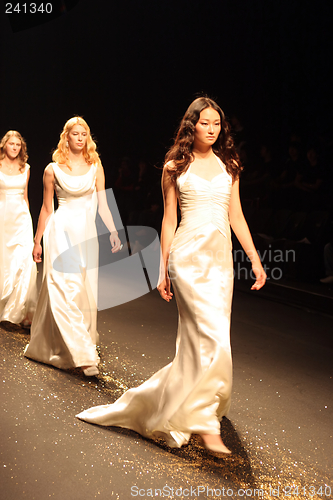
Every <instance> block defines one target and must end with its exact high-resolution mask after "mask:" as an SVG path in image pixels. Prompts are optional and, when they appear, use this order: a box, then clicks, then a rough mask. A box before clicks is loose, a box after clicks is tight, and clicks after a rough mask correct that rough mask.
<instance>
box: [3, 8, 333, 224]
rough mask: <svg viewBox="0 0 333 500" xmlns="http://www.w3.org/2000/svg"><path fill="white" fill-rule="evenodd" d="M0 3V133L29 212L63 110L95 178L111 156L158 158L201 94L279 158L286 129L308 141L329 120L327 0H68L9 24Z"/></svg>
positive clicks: (112, 163) (37, 198)
mask: <svg viewBox="0 0 333 500" xmlns="http://www.w3.org/2000/svg"><path fill="white" fill-rule="evenodd" d="M5 3H6V2H2V1H0V7H1V13H0V23H1V24H0V27H1V83H0V95H1V118H0V134H1V135H3V134H4V133H5V132H6V131H7V130H8V129H16V130H18V131H20V133H22V135H23V136H24V137H25V139H26V140H27V143H28V151H29V157H30V158H29V163H30V165H31V168H32V171H31V173H32V175H31V183H30V202H31V208H32V214H33V217H34V219H36V217H37V214H38V210H39V207H40V203H41V200H42V172H43V169H44V167H45V166H46V165H47V164H48V163H49V161H50V159H51V152H52V150H53V149H54V148H55V147H56V145H57V142H58V138H59V134H60V132H61V130H62V127H63V125H64V123H65V121H66V120H67V119H68V118H70V117H71V116H73V115H75V114H79V115H82V116H83V117H84V118H85V119H86V120H87V122H88V124H89V125H90V127H91V130H92V133H93V135H94V136H95V138H96V139H97V142H98V148H99V152H100V154H101V158H102V162H103V165H104V168H105V171H106V179H107V187H112V180H113V178H114V176H115V174H116V171H117V166H118V164H119V160H120V158H121V157H122V156H130V157H131V158H132V159H133V160H134V161H135V162H136V161H137V160H138V159H139V158H140V157H145V158H147V159H148V160H149V161H150V162H152V163H154V164H156V165H159V166H161V165H162V163H163V157H164V154H165V152H166V150H167V148H168V146H169V145H170V142H171V138H172V136H173V134H174V132H175V129H176V127H177V125H178V123H179V119H180V118H181V117H182V115H183V113H184V111H185V110H186V108H187V106H188V105H189V103H190V102H191V101H192V100H193V98H195V97H196V96H197V95H198V94H201V93H207V94H208V95H209V96H211V97H213V98H215V99H216V100H217V101H218V103H219V104H220V106H221V107H222V109H224V110H225V112H226V114H227V116H230V115H231V114H232V113H237V114H239V115H240V116H241V118H242V120H243V121H244V123H245V126H246V128H247V130H248V131H249V132H250V134H251V137H252V138H253V140H254V141H256V140H257V141H260V139H261V138H262V137H264V136H265V137H269V138H270V140H272V141H274V142H275V143H276V145H277V147H278V150H279V151H280V154H281V156H283V154H285V155H286V153H287V144H288V140H289V137H290V134H291V133H292V132H297V133H300V134H301V135H302V137H303V138H305V140H310V139H313V138H316V137H318V136H320V135H321V134H326V133H327V132H328V131H329V130H330V128H331V110H332V83H333V82H332V75H331V72H330V63H331V54H332V49H333V43H332V30H331V17H330V9H329V7H330V2H329V1H324V0H319V1H318V0H317V1H316V2H314V1H313V2H309V1H306V0H305V1H304V0H303V1H297V0H291V1H288V2H287V1H284V0H279V1H276V0H210V1H208V2H203V1H197V0H177V1H175V0H153V1H152V0H122V1H121V2H116V1H113V0H110V1H108V0H94V1H92V0H80V1H79V2H78V3H77V5H75V6H74V4H75V2H72V5H69V3H68V2H67V7H68V8H67V11H66V9H63V10H64V13H63V14H62V15H60V16H59V17H58V18H56V19H53V20H50V21H47V20H48V17H47V14H44V19H45V22H43V23H42V24H40V25H38V26H34V27H31V28H27V29H20V30H18V31H15V22H13V18H10V16H13V15H14V14H11V15H6V13H5ZM21 3H22V2H21ZM27 3H29V2H27ZM39 3H40V2H39ZM63 3H64V2H63ZM14 4H17V2H13V5H14ZM37 4H38V2H37ZM27 19H28V17H27ZM26 24H27V25H28V24H29V21H27V22H26ZM16 29H17V27H16Z"/></svg>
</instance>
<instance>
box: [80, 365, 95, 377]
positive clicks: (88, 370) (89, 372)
mask: <svg viewBox="0 0 333 500" xmlns="http://www.w3.org/2000/svg"><path fill="white" fill-rule="evenodd" d="M82 370H83V373H84V374H85V376H86V377H94V376H95V375H99V369H98V367H97V366H88V367H87V368H82Z"/></svg>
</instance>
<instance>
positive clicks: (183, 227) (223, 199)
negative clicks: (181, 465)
mask: <svg viewBox="0 0 333 500" xmlns="http://www.w3.org/2000/svg"><path fill="white" fill-rule="evenodd" d="M240 171H241V165H240V162H239V158H238V155H237V153H236V151H235V148H234V144H233V140H232V138H231V135H230V128H229V124H228V123H227V122H226V120H225V117H224V114H223V112H222V110H221V109H220V108H219V106H218V105H217V104H216V103H215V102H214V101H212V100H211V99H208V98H205V97H201V98H198V99H196V100H195V101H194V102H192V104H191V105H190V107H189V108H188V110H187V111H186V113H185V115H184V118H183V119H182V121H181V124H180V127H179V130H178V133H177V136H176V139H175V142H174V145H173V146H172V148H171V149H170V150H169V152H168V154H167V155H166V163H165V166H164V171H163V176H162V190H163V194H164V218H163V223H162V234H161V245H162V255H163V264H164V271H163V274H162V277H161V281H160V284H159V286H158V290H159V292H160V294H161V296H162V298H163V299H164V300H166V301H167V302H169V301H170V300H171V298H172V293H171V291H170V278H171V280H172V284H173V288H174V291H175V296H176V300H177V305H178V310H179V326H178V335H177V352H176V356H175V358H174V360H173V362H172V363H170V364H169V365H167V366H166V367H164V368H162V369H161V370H159V371H158V372H157V373H155V375H153V376H152V377H151V378H150V379H149V380H147V381H146V382H145V383H144V384H142V385H141V386H140V387H137V388H136V389H130V390H129V391H127V392H126V393H125V394H124V395H123V396H122V397H121V398H120V399H118V401H116V402H115V403H114V404H110V405H104V406H97V407H94V408H90V409H88V410H86V411H84V412H82V413H80V414H79V415H78V417H79V418H80V419H82V420H86V421H87V422H92V423H95V424H100V425H113V426H120V427H126V428H129V429H133V430H134V431H136V432H139V433H140V434H142V435H143V436H146V437H148V438H154V437H157V438H161V437H162V438H164V439H165V440H166V442H167V444H168V445H169V446H172V447H180V446H182V445H183V444H185V443H187V442H188V440H189V438H190V436H191V434H192V433H195V434H199V435H200V436H201V438H202V441H203V443H204V445H205V446H206V448H207V449H208V450H211V451H212V452H214V453H217V454H227V453H230V451H229V450H228V448H227V447H226V446H225V445H224V443H223V442H222V439H221V436H220V420H221V419H222V417H223V416H224V415H226V414H227V412H228V410H229V407H230V394H231V385H232V361H231V350H230V333H229V331H230V311H231V300H232V290H233V262H232V247H231V234H230V225H231V227H232V229H233V230H234V232H235V234H236V236H237V238H238V239H239V241H240V243H241V245H242V247H243V248H244V250H245V252H246V253H247V255H248V256H249V258H250V259H251V262H252V267H253V271H254V273H255V276H256V282H255V283H254V285H253V286H252V289H253V290H258V289H259V288H261V287H262V286H263V285H264V283H265V280H266V275H265V272H264V270H263V268H262V266H261V263H260V259H259V256H258V254H257V252H256V250H255V247H254V245H253V241H252V238H251V235H250V232H249V229H248V226H247V224H246V221H245V219H244V216H243V212H242V209H241V204H240V200H239V186H238V184H239V181H238V178H239V173H240ZM178 202H179V204H180V208H181V214H182V218H181V222H180V225H179V227H178V230H177V231H176V227H177V203H178ZM175 231H176V234H175ZM167 270H169V274H168V271H167ZM169 276H170V278H169Z"/></svg>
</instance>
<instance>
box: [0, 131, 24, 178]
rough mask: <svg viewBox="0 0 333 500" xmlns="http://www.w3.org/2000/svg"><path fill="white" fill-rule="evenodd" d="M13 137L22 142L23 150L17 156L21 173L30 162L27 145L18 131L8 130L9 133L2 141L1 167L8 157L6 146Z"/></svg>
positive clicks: (0, 149)
mask: <svg viewBox="0 0 333 500" xmlns="http://www.w3.org/2000/svg"><path fill="white" fill-rule="evenodd" d="M12 136H14V137H17V139H19V140H20V141H21V149H20V152H19V154H18V155H17V161H18V163H19V165H20V166H19V170H20V172H23V171H24V169H25V165H26V163H27V160H28V153H27V143H26V142H25V140H24V139H23V137H22V136H21V134H20V132H17V130H8V132H7V133H6V134H5V135H4V136H3V138H2V139H1V141H0V167H1V166H2V165H1V162H2V160H3V159H4V157H5V156H6V153H5V146H6V144H7V142H8V141H9V139H10V138H11V137H12Z"/></svg>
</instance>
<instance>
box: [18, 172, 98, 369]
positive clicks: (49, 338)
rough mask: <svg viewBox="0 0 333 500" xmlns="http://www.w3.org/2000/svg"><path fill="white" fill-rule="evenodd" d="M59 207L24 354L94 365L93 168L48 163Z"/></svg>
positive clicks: (60, 363)
mask: <svg viewBox="0 0 333 500" xmlns="http://www.w3.org/2000/svg"><path fill="white" fill-rule="evenodd" d="M52 167H53V171H54V178H55V191H56V194H57V198H58V205H59V206H58V209H57V210H56V212H54V213H53V214H52V215H51V217H50V220H49V221H48V223H47V226H46V230H45V233H44V277H43V283H42V287H41V291H40V295H39V299H38V303H37V309H36V313H35V316H34V320H33V323H32V325H31V340H30V343H29V344H28V345H27V347H26V349H25V356H26V357H28V358H31V359H34V360H36V361H41V362H43V363H47V364H50V365H54V366H56V367H58V368H63V369H67V368H72V367H78V366H93V365H97V364H98V361H99V357H98V354H97V351H96V343H97V342H98V333H97V330H96V319H97V299H96V297H97V275H98V241H97V234H96V225H95V216H96V191H95V181H96V170H97V166H96V165H92V166H91V167H90V170H89V171H88V172H87V173H86V174H84V175H79V176H72V175H69V174H66V173H64V172H63V171H62V170H61V169H60V168H59V166H58V165H57V164H56V163H52Z"/></svg>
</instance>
